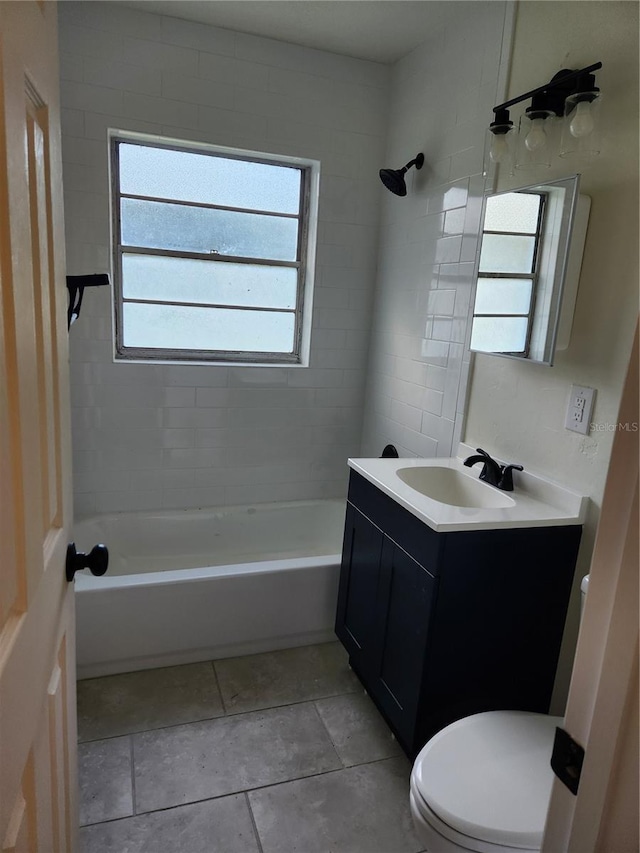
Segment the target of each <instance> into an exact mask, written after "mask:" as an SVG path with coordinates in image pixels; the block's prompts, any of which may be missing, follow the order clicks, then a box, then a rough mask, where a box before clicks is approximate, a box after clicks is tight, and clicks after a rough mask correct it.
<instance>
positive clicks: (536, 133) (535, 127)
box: [524, 118, 547, 151]
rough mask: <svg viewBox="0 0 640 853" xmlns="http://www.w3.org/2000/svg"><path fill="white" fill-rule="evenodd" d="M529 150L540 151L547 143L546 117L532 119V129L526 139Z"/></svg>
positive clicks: (525, 142)
mask: <svg viewBox="0 0 640 853" xmlns="http://www.w3.org/2000/svg"><path fill="white" fill-rule="evenodd" d="M524 144H525V147H526V148H527V151H538V150H539V149H540V148H544V146H545V145H546V144H547V134H546V133H545V131H544V119H543V118H534V119H532V121H531V130H530V131H529V133H528V134H527V136H526V139H525V140H524Z"/></svg>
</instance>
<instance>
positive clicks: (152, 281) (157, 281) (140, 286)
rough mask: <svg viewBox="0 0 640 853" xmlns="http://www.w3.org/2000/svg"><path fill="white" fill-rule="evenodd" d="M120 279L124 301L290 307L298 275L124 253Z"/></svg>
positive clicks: (265, 268)
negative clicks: (145, 300)
mask: <svg viewBox="0 0 640 853" xmlns="http://www.w3.org/2000/svg"><path fill="white" fill-rule="evenodd" d="M122 278H123V281H122V288H123V296H124V298H125V299H151V300H154V301H158V302H163V301H164V302H208V303H215V304H217V305H247V306H255V307H256V308H258V307H259V308H295V307H296V289H297V281H298V271H297V270H296V269H293V268H292V267H270V266H262V265H261V266H257V265H253V264H233V263H225V262H223V261H200V260H195V259H193V258H167V257H162V256H157V255H129V254H124V255H123V256H122Z"/></svg>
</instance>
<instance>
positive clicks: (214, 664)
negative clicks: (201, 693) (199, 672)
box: [211, 660, 227, 717]
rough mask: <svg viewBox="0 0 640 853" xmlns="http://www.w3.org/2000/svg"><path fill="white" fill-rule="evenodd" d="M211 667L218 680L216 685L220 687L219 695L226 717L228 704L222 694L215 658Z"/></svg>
mask: <svg viewBox="0 0 640 853" xmlns="http://www.w3.org/2000/svg"><path fill="white" fill-rule="evenodd" d="M211 669H212V670H213V677H214V679H215V682H216V687H217V688H218V696H219V697H220V704H221V705H222V713H223V714H224V716H225V717H226V716H227V706H226V703H225V701H224V696H223V695H222V688H221V687H220V678H219V676H218V670H217V669H216V662H215V660H212V661H211Z"/></svg>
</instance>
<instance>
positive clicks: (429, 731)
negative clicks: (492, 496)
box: [336, 471, 581, 756]
mask: <svg viewBox="0 0 640 853" xmlns="http://www.w3.org/2000/svg"><path fill="white" fill-rule="evenodd" d="M580 535H581V527H580V526H579V525H570V526H560V527H529V528H518V529H499V530H477V531H474V530H471V531H456V532H451V533H436V532H435V531H434V530H432V529H431V528H430V527H428V526H427V525H426V524H424V523H423V522H422V521H420V520H419V519H418V518H416V517H415V516H414V515H412V514H411V513H410V512H408V511H407V510H405V509H404V508H403V507H401V506H400V505H399V504H398V503H396V502H395V501H393V500H392V499H391V498H390V497H388V496H387V495H386V494H384V493H383V492H382V491H380V490H379V489H377V488H376V487H375V486H374V485H373V484H371V483H370V482H369V481H368V480H366V479H365V478H364V477H361V476H360V475H359V474H357V473H356V472H354V471H352V472H351V477H350V481H349V496H348V503H347V513H346V521H345V535H344V545H343V553H342V567H341V573H340V585H339V591H338V608H337V617H336V634H337V635H338V637H339V639H340V640H341V642H342V643H343V645H344V646H345V648H346V649H347V651H348V653H349V659H350V664H351V666H352V667H353V669H354V671H355V672H356V674H357V675H358V677H359V678H360V680H361V681H362V683H363V685H364V687H365V688H366V690H367V692H368V693H369V695H370V696H371V698H372V699H373V701H374V702H375V704H376V705H377V707H378V708H379V710H380V711H381V713H382V714H383V716H384V717H385V718H386V720H387V722H388V724H389V726H390V727H391V729H392V731H393V732H394V733H395V735H396V737H397V738H398V741H399V742H400V744H401V745H402V747H403V749H404V750H405V751H406V752H407V754H408V755H409V756H414V755H415V754H416V753H417V752H418V751H419V750H420V749H421V747H422V746H423V745H424V743H425V742H426V741H427V740H428V739H429V738H430V737H431V736H432V735H433V734H435V733H436V732H437V731H439V730H440V729H441V728H443V727H444V726H446V725H448V724H449V723H451V722H453V721H454V720H457V719H460V718H461V717H465V716H468V715H469V714H475V713H479V712H481V711H491V710H498V709H511V710H523V711H538V712H542V713H547V712H548V711H549V703H550V700H551V692H552V690H553V683H554V678H555V672H556V666H557V662H558V655H559V652H560V644H561V641H562V634H563V629H564V622H565V617H566V612H567V607H568V603H569V596H570V593H571V586H572V581H573V574H574V570H575V563H576V558H577V552H578V546H579V543H580Z"/></svg>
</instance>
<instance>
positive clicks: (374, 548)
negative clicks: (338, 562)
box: [336, 504, 385, 676]
mask: <svg viewBox="0 0 640 853" xmlns="http://www.w3.org/2000/svg"><path fill="white" fill-rule="evenodd" d="M384 538H385V537H384V536H383V535H382V533H381V532H380V531H379V530H378V528H377V527H376V526H375V525H373V524H372V523H371V522H370V521H369V519H368V518H365V516H363V515H362V514H361V513H359V512H358V510H357V509H355V507H353V506H352V505H351V504H347V515H346V519H345V535H344V546H343V549H342V567H341V570H340V587H339V590H338V609H337V615H336V634H337V635H338V637H339V638H340V640H341V641H342V643H343V645H344V647H345V648H346V650H347V651H348V652H349V655H350V657H351V662H352V664H353V665H354V667H355V668H356V670H357V671H358V672H359V673H360V675H362V676H364V675H366V674H368V673H371V672H374V671H375V668H376V660H377V657H378V654H379V651H378V650H379V648H380V637H379V636H378V637H377V636H376V633H375V631H376V613H377V608H378V594H379V589H378V588H379V582H380V561H381V558H382V543H383V540H384Z"/></svg>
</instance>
